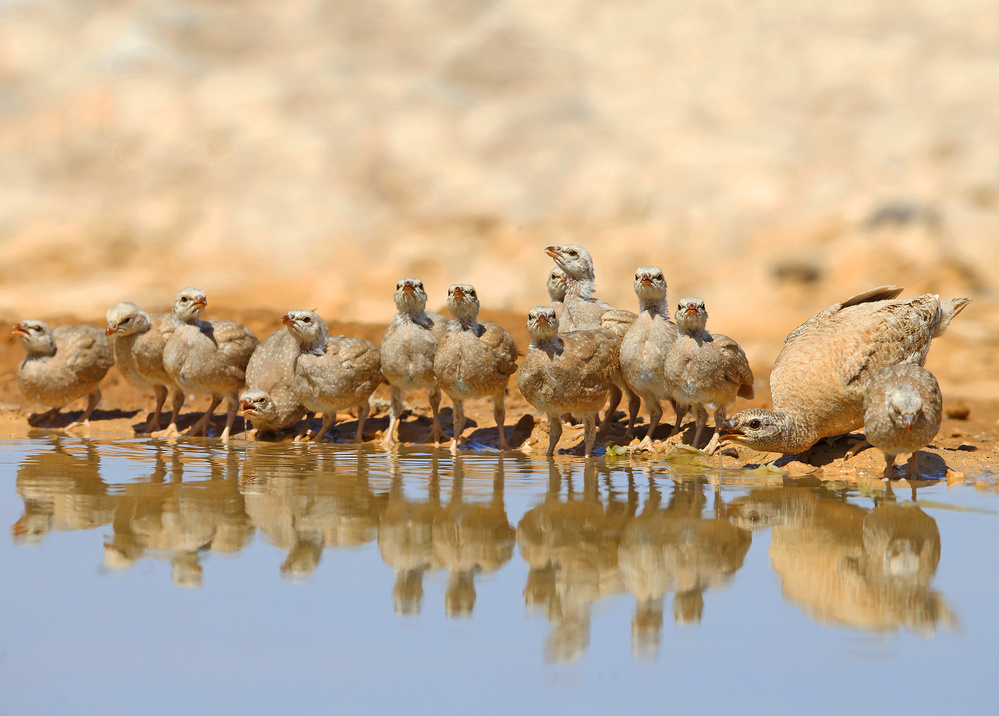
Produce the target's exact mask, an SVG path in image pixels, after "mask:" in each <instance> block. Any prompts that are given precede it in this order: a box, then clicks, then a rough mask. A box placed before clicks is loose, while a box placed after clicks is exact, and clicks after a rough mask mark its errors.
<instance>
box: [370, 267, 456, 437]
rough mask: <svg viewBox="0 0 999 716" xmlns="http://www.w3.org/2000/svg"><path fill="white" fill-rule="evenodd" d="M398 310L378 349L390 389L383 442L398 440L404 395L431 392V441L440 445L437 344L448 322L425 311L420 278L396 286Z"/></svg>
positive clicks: (425, 303) (439, 392)
mask: <svg viewBox="0 0 999 716" xmlns="http://www.w3.org/2000/svg"><path fill="white" fill-rule="evenodd" d="M395 307H396V310H397V311H398V313H397V314H396V316H395V318H393V319H392V322H391V323H389V325H388V328H386V329H385V335H384V337H383V338H382V344H381V346H379V351H380V354H381V361H382V374H383V375H384V376H385V379H386V380H387V381H388V383H389V385H390V386H391V391H390V401H389V427H388V431H387V432H386V433H385V437H384V438H383V442H384V443H385V444H389V443H392V442H394V441H395V440H396V430H397V425H398V423H399V416H400V415H401V414H402V409H403V404H402V394H403V391H404V390H412V389H419V388H428V389H429V400H430V410H431V411H432V412H433V419H434V423H433V427H432V428H431V431H430V438H431V439H432V440H433V441H434V442H435V443H440V439H441V436H442V435H443V434H444V433H443V431H442V430H441V426H440V422H439V419H438V411H439V410H440V404H441V389H440V386H438V385H437V376H435V375H434V355H435V354H436V353H437V344H438V343H439V342H440V339H441V338H442V337H443V336H444V334H445V333H446V332H447V319H445V318H444V316H442V315H440V314H439V313H434V312H432V311H427V310H426V309H427V292H426V291H425V290H424V288H423V281H421V280H420V279H418V278H404V279H402V280H401V281H399V282H398V283H397V284H396V286H395Z"/></svg>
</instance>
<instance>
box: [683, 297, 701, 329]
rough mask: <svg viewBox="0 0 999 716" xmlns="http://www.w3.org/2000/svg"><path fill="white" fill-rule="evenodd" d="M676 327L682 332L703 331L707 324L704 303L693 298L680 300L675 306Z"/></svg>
mask: <svg viewBox="0 0 999 716" xmlns="http://www.w3.org/2000/svg"><path fill="white" fill-rule="evenodd" d="M675 317H676V325H677V326H678V327H679V328H680V330H682V331H703V330H704V327H705V326H706V325H707V323H708V310H707V309H706V308H705V307H704V301H702V300H701V299H699V298H695V297H688V298H681V299H680V302H679V303H678V304H676V316H675Z"/></svg>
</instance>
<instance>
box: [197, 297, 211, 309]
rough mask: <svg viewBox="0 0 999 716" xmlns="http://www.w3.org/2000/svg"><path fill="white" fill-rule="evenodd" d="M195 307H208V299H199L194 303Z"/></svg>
mask: <svg viewBox="0 0 999 716" xmlns="http://www.w3.org/2000/svg"><path fill="white" fill-rule="evenodd" d="M194 305H195V306H202V307H204V306H207V305H208V299H207V298H199V299H198V300H197V301H195V302H194Z"/></svg>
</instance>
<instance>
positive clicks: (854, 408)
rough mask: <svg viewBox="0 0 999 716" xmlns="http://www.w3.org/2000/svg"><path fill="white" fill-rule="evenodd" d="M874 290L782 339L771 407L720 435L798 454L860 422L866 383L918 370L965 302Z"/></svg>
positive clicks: (743, 415) (745, 414)
mask: <svg viewBox="0 0 999 716" xmlns="http://www.w3.org/2000/svg"><path fill="white" fill-rule="evenodd" d="M901 292H902V289H901V288H897V287H895V286H881V287H878V288H875V289H871V290H870V291H865V292H864V293H861V294H858V295H856V296H853V297H852V298H849V299H847V300H845V301H842V302H840V303H835V304H833V305H832V306H829V307H828V308H826V309H824V310H823V311H820V312H819V313H817V314H816V315H815V316H813V317H812V318H810V319H808V320H807V321H805V322H804V323H803V324H801V325H800V326H799V327H798V328H796V329H795V330H794V331H792V332H791V333H790V334H789V335H788V336H787V338H785V339H784V348H783V350H782V351H781V352H780V355H778V356H777V361H776V364H775V365H774V369H773V372H772V373H771V374H770V391H771V393H772V395H773V405H774V409H773V410H772V411H771V410H762V409H759V408H751V409H749V410H743V411H742V412H740V413H738V414H736V415H734V416H732V419H731V420H729V421H728V422H727V423H726V424H725V427H724V429H723V431H722V437H723V438H724V439H727V440H730V441H731V442H735V443H739V444H741V445H746V446H747V447H751V448H753V449H755V450H759V451H761V452H780V453H785V454H797V453H800V452H802V451H804V450H807V449H808V448H809V447H811V446H812V445H814V444H815V442H816V441H817V440H819V439H821V438H824V437H831V436H834V435H842V434H843V433H848V432H850V431H851V430H856V429H858V428H860V427H861V426H862V425H863V424H864V398H865V396H866V395H867V388H868V385H869V383H870V380H871V378H872V377H873V375H874V374H875V373H877V372H878V371H879V370H881V369H882V368H886V367H888V366H890V365H896V364H898V363H912V364H915V365H922V364H923V363H924V362H925V361H926V355H927V353H928V352H929V350H930V341H931V340H932V339H933V338H935V337H937V336H939V335H941V334H943V333H944V331H945V330H946V329H947V326H948V325H949V324H950V322H951V320H953V318H954V317H955V316H956V315H957V314H958V313H960V312H961V311H962V310H963V309H964V307H965V306H967V305H968V303H970V301H969V299H967V298H953V299H950V300H947V301H941V300H940V297H939V296H936V295H934V294H924V295H922V296H916V297H915V298H910V299H901V300H900V299H896V296H898V295H899V294H900V293H901Z"/></svg>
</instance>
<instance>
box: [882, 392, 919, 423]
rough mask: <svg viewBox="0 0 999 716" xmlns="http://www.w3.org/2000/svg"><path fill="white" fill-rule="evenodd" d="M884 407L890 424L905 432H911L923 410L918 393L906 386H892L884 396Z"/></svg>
mask: <svg viewBox="0 0 999 716" xmlns="http://www.w3.org/2000/svg"><path fill="white" fill-rule="evenodd" d="M885 407H886V408H887V410H888V417H889V418H890V419H891V421H892V423H894V424H895V425H898V426H900V427H903V428H905V429H906V430H912V426H913V425H915V423H916V420H917V418H918V417H919V413H920V412H922V410H923V399H922V398H921V397H919V391H917V390H916V389H915V388H913V387H912V386H911V385H908V384H905V383H903V384H901V385H896V386H893V387H892V388H891V389H890V390H889V391H888V393H887V395H885Z"/></svg>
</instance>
